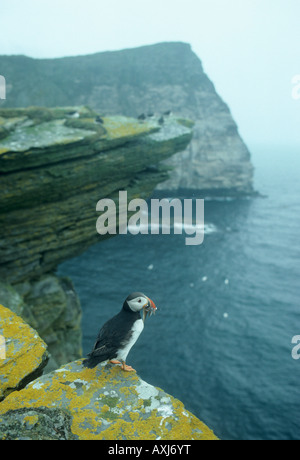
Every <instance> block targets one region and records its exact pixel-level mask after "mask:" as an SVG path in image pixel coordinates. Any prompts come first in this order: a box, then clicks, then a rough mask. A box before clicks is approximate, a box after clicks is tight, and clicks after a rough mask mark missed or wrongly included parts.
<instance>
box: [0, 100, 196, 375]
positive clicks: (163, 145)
mask: <svg viewBox="0 0 300 460" xmlns="http://www.w3.org/2000/svg"><path fill="white" fill-rule="evenodd" d="M187 124H189V123H188V122H187V121H183V120H182V119H180V120H177V119H176V118H174V117H173V118H170V119H169V120H168V122H166V123H164V125H163V126H161V125H160V124H159V122H158V119H157V118H152V119H151V120H150V121H138V120H137V119H134V118H128V117H124V116H111V117H103V119H100V118H99V115H98V114H97V113H96V112H94V111H93V110H91V109H88V108H86V107H82V106H80V107H69V108H52V109H46V108H41V107H38V108H37V107H32V108H28V109H0V228H1V231H0V235H1V237H0V279H1V281H2V282H1V283H0V302H2V303H4V304H9V305H12V308H14V311H15V312H16V313H18V314H20V315H21V316H22V317H23V318H24V319H25V320H26V322H27V323H28V324H30V325H31V326H32V327H34V328H35V329H36V330H37V331H38V333H39V334H40V336H41V337H42V339H43V340H44V341H45V342H46V343H47V344H48V348H49V351H50V353H51V359H50V361H49V364H48V370H49V369H55V368H57V367H58V366H59V365H60V364H62V363H65V362H67V361H71V360H74V359H77V358H79V357H80V356H81V328H80V319H81V309H80V302H79V299H78V297H77V295H76V293H75V291H74V288H73V285H72V282H71V280H69V279H67V278H58V277H56V276H55V275H54V271H55V269H56V267H57V265H58V264H59V263H61V262H62V261H64V260H66V259H68V258H70V257H73V256H75V255H77V254H79V253H81V252H83V251H84V250H85V249H86V248H87V247H89V246H90V245H91V244H93V243H96V242H98V241H100V240H101V239H103V238H106V237H107V235H105V236H100V235H99V234H98V233H97V231H96V222H97V218H98V217H99V213H98V212H96V204H97V202H98V201H99V200H100V199H103V198H113V199H115V203H116V205H118V196H119V190H126V191H127V194H128V195H127V196H128V200H131V199H132V198H138V197H142V198H148V197H149V195H151V193H152V191H153V189H154V188H155V186H156V185H157V183H159V182H160V181H161V180H162V179H163V178H165V177H166V176H167V172H166V168H163V167H161V166H159V165H158V163H159V162H160V161H161V160H162V159H165V158H168V157H169V156H171V155H172V154H174V153H175V152H177V151H180V150H182V149H183V148H185V147H186V146H187V144H188V143H189V141H190V140H191V137H192V131H191V129H190V128H188V127H186V126H185V125H187ZM10 284H11V285H13V286H10Z"/></svg>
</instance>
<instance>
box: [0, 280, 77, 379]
mask: <svg viewBox="0 0 300 460" xmlns="http://www.w3.org/2000/svg"><path fill="white" fill-rule="evenodd" d="M0 303H1V304H3V305H9V308H10V310H12V311H13V312H14V313H16V314H17V315H18V316H21V318H22V319H23V320H24V321H25V322H26V323H27V324H29V325H30V326H31V327H32V328H33V329H35V330H36V331H37V332H38V334H39V336H40V337H41V339H42V340H44V342H45V343H46V344H47V346H48V351H49V353H50V355H51V356H50V359H49V361H48V364H47V366H46V369H45V371H46V372H50V371H52V370H54V369H57V368H58V367H59V366H61V365H62V364H63V363H66V362H69V361H74V360H75V359H78V358H80V357H81V356H82V331H81V306H80V301H79V298H78V295H77V294H76V292H75V289H74V286H73V283H72V281H71V280H70V279H69V278H67V277H58V276H55V275H53V274H51V275H43V276H41V277H40V278H37V279H35V280H33V281H25V282H23V283H20V284H18V285H14V286H11V285H9V284H8V283H3V282H0Z"/></svg>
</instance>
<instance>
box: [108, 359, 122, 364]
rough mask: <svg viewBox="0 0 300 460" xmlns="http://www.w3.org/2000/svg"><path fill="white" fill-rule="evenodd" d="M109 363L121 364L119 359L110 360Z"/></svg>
mask: <svg viewBox="0 0 300 460" xmlns="http://www.w3.org/2000/svg"><path fill="white" fill-rule="evenodd" d="M109 362H110V363H111V364H121V361H118V360H117V359H110V360H109Z"/></svg>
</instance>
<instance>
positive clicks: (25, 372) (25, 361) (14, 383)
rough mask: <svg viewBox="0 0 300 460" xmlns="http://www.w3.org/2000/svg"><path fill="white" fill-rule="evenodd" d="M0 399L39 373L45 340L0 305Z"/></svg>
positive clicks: (43, 364)
mask: <svg viewBox="0 0 300 460" xmlns="http://www.w3.org/2000/svg"><path fill="white" fill-rule="evenodd" d="M0 338H1V344H0V345H1V353H0V401H1V400H2V399H4V398H5V397H6V396H7V395H8V394H10V393H11V392H12V391H15V390H19V389H21V388H23V387H24V386H25V385H26V384H27V383H28V382H30V381H31V380H33V379H35V378H36V377H38V376H39V375H41V373H42V371H43V368H44V367H45V365H46V364H47V361H48V352H47V346H46V344H45V343H44V342H43V341H42V340H41V339H40V337H39V336H38V334H37V332H36V331H35V330H34V329H32V328H31V327H30V326H28V324H26V323H25V322H24V321H23V320H22V319H21V318H20V317H19V316H17V315H16V314H15V313H13V312H12V311H11V310H9V309H8V308H5V307H3V306H2V305H0Z"/></svg>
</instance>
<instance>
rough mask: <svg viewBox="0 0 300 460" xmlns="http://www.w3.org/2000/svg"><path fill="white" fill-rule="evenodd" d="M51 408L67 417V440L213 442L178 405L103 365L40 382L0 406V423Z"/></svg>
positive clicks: (74, 366) (76, 365)
mask: <svg viewBox="0 0 300 460" xmlns="http://www.w3.org/2000/svg"><path fill="white" fill-rule="evenodd" d="M53 409H55V410H59V411H61V412H62V413H64V414H65V413H68V414H69V415H70V426H69V429H68V432H69V433H70V435H69V436H70V437H72V439H108V440H112V439H113V440H123V439H131V440H134V439H135V440H137V439H164V440H167V439H178V440H180V439H211V440H214V439H217V438H216V437H215V435H214V434H213V432H212V431H211V430H210V429H209V428H208V427H206V425H204V424H203V423H202V422H200V420H198V419H197V418H196V417H195V416H194V415H193V414H191V413H190V412H188V411H187V410H185V408H184V406H183V404H182V403H181V402H180V401H178V400H176V399H174V398H173V397H172V396H170V395H168V394H166V393H165V392H163V391H162V390H161V389H159V388H156V387H153V386H152V385H149V384H148V383H146V382H144V381H143V380H142V379H140V378H139V377H138V376H137V375H136V374H135V373H124V372H123V371H122V370H121V369H120V367H119V366H112V365H110V364H106V363H103V364H102V365H99V366H98V367H97V368H95V369H92V370H91V369H86V368H85V367H83V366H82V360H78V361H74V362H72V363H70V364H67V365H65V366H63V367H61V368H60V369H58V370H56V371H54V372H52V373H50V374H47V375H44V376H42V377H40V378H39V379H37V380H35V381H34V382H31V383H30V384H29V385H27V387H26V388H24V389H23V390H22V391H20V392H17V393H14V394H13V395H10V396H8V397H7V398H6V399H5V400H4V401H3V402H2V403H0V419H2V420H3V424H4V423H5V418H6V417H7V414H9V416H10V417H11V416H12V414H14V413H16V414H19V413H20V411H22V416H23V417H24V411H25V412H26V410H28V411H32V410H35V411H41V412H39V414H40V415H39V416H40V417H42V413H43V411H44V410H53ZM35 415H36V412H35ZM27 425H28V424H27ZM47 429H48V431H49V430H50V428H49V426H48V428H47ZM34 430H35V428H34V427H32V429H31V431H32V433H34ZM0 435H1V423H0ZM10 436H11V435H10Z"/></svg>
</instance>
